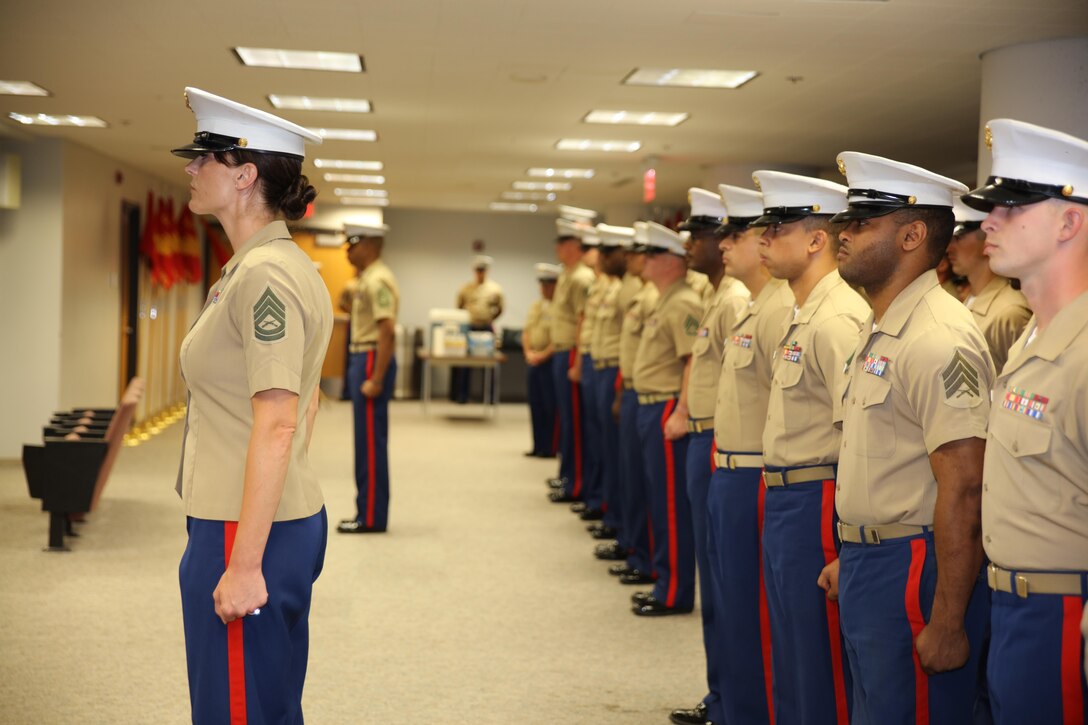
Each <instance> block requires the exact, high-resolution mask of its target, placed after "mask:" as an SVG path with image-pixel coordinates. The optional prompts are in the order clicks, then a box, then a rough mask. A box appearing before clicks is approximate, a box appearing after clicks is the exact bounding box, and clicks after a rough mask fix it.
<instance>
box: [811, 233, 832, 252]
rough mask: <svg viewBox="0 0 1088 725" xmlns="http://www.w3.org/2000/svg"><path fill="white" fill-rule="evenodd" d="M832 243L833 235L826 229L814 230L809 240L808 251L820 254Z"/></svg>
mask: <svg viewBox="0 0 1088 725" xmlns="http://www.w3.org/2000/svg"><path fill="white" fill-rule="evenodd" d="M830 244H831V236H830V235H829V234H828V232H827V230H826V229H817V230H816V231H814V232H812V236H810V237H809V240H808V253H809V254H819V253H820V252H822V251H823V250H824V249H825V248H827V247H828V246H829V245H830Z"/></svg>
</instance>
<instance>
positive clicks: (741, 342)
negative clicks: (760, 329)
mask: <svg viewBox="0 0 1088 725" xmlns="http://www.w3.org/2000/svg"><path fill="white" fill-rule="evenodd" d="M733 344H734V345H736V346H737V347H743V348H745V349H747V348H749V347H751V346H752V336H751V335H733Z"/></svg>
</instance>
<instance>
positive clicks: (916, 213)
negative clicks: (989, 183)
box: [820, 152, 994, 725]
mask: <svg viewBox="0 0 1088 725" xmlns="http://www.w3.org/2000/svg"><path fill="white" fill-rule="evenodd" d="M838 162H839V168H840V169H843V170H844V173H845V174H846V178H847V179H848V181H849V185H850V191H849V207H848V208H847V210H846V211H845V212H843V213H841V214H839V215H837V216H835V217H834V219H833V220H832V221H833V223H836V224H838V223H846V225H847V226H846V227H845V228H844V229H843V230H842V232H841V234H840V239H841V241H842V244H841V246H840V248H839V254H838V259H839V271H840V274H841V275H842V278H843V279H844V280H846V282H848V283H850V284H853V285H858V286H860V287H862V288H864V289H865V291H866V293H867V294H868V295H869V299H870V300H871V301H872V304H873V311H872V313H871V314H870V316H869V318H868V319H867V320H866V321H865V323H864V324H863V325H862V332H861V338H860V341H859V342H858V344H857V347H856V348H855V350H854V353H853V355H852V357H851V360H850V362H849V368H848V370H847V379H846V385H845V387H844V388H843V390H842V391H841V393H840V396H841V399H842V412H841V427H842V442H841V445H840V452H839V476H838V490H837V492H836V494H835V504H836V508H837V510H838V514H839V518H840V523H839V538H840V540H841V542H842V550H841V552H840V555H839V560H838V561H836V562H834V563H833V564H831V565H829V566H828V567H827V568H826V569H825V570H824V573H823V574H822V575H821V577H820V582H821V586H823V587H824V588H825V589H826V590H827V592H828V597H829V598H831V599H835V598H836V597H837V599H838V602H839V611H840V613H841V621H842V632H843V638H844V640H845V642H846V651H847V659H848V660H849V664H850V673H851V675H852V677H853V681H854V691H853V713H852V722H853V723H855V724H856V725H865V724H867V723H871V724H872V725H883V724H884V723H894V722H902V723H908V722H910V723H913V722H933V723H970V722H972V720H973V714H974V712H975V708H976V699H977V693H979V692H980V691H982V689H981V681H980V677H981V674H982V673H981V666H980V663H981V661H982V652H983V636H984V630H985V624H986V619H987V617H988V609H989V597H988V592H987V591H986V587H985V581H984V580H983V579H982V576H981V575H982V541H981V539H980V532H979V528H980V526H979V519H980V507H979V496H980V494H981V493H982V456H983V451H984V450H985V439H986V418H987V414H988V412H989V408H990V405H989V395H988V392H987V391H988V390H989V388H990V385H991V383H992V381H993V375H994V371H993V363H992V361H991V360H990V354H989V349H988V347H987V345H986V341H985V340H984V339H983V337H982V334H981V333H980V332H979V329H978V327H977V326H976V325H975V323H974V320H972V318H971V314H970V313H969V312H968V311H967V310H966V309H964V307H963V306H962V305H961V304H960V303H959V301H957V300H956V299H955V298H953V297H951V296H949V295H948V294H947V293H946V292H945V291H944V290H943V289H941V287H940V285H939V284H938V281H937V273H936V272H935V271H934V268H935V267H936V266H937V263H938V262H939V261H940V259H941V258H942V257H943V256H944V253H945V248H946V247H947V245H948V241H949V240H950V239H951V237H952V230H953V227H954V224H955V221H954V216H953V213H952V204H953V198H954V196H955V195H958V194H959V193H961V192H963V191H966V190H967V187H966V186H964V185H963V184H961V183H960V182H958V181H954V180H952V179H948V178H945V177H943V176H939V175H937V174H934V173H933V172H930V171H927V170H925V169H922V168H919V167H917V166H911V165H910V164H904V163H900V162H898V161H891V160H888V159H884V158H881V157H879V156H871V155H869V154H860V153H855V152H846V153H842V154H840V155H839V158H838Z"/></svg>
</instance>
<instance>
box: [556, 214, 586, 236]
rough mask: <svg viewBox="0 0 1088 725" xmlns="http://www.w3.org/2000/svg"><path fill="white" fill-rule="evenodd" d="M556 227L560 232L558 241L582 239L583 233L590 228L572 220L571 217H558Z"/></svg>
mask: <svg viewBox="0 0 1088 725" xmlns="http://www.w3.org/2000/svg"><path fill="white" fill-rule="evenodd" d="M555 229H556V231H558V232H559V239H558V241H563V240H564V239H572V238H573V239H581V238H582V235H583V234H585V233H586V230H587V229H589V226H587V225H585V224H578V223H576V222H572V221H571V220H570V219H556V220H555Z"/></svg>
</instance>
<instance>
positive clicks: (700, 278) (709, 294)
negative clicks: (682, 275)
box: [686, 269, 714, 305]
mask: <svg viewBox="0 0 1088 725" xmlns="http://www.w3.org/2000/svg"><path fill="white" fill-rule="evenodd" d="M686 279H687V283H688V286H689V287H691V288H692V289H693V290H695V293H696V294H697V295H699V299H701V300H702V301H703V304H704V305H706V304H708V303H709V302H710V300H711V299H713V298H714V285H712V284H710V277H707V276H706V275H705V274H703V273H702V272H696V271H695V270H694V269H689V270H688V274H687V277H686Z"/></svg>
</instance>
